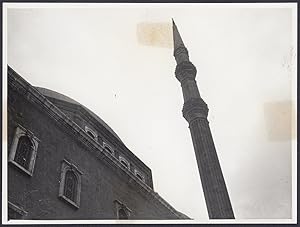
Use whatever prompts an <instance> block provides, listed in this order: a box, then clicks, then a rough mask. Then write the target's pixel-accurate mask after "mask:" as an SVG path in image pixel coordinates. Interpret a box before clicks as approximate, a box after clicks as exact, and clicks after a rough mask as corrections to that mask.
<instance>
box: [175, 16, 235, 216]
mask: <svg viewBox="0 0 300 227" xmlns="http://www.w3.org/2000/svg"><path fill="white" fill-rule="evenodd" d="M173 39H174V57H175V59H176V62H177V66H176V70H175V75H176V78H177V79H178V80H179V82H180V83H181V87H182V92H183V99H184V105H183V110H182V113H183V117H184V118H185V119H186V120H187V122H188V123H189V128H190V132H191V135H192V140H193V145H194V150H195V154H196V159H197V164H198V169H199V173H200V178H201V183H202V188H203V191H204V197H205V201H206V207H207V210H208V215H209V218H211V219H233V218H234V214H233V210H232V207H231V203H230V199H229V195H228V192H227V189H226V185H225V181H224V178H223V174H222V170H221V167H220V163H219V160H218V156H217V152H216V148H215V145H214V141H213V138H212V135H211V131H210V128H209V122H208V120H207V115H208V107H207V105H206V103H205V102H204V101H203V99H202V98H201V96H200V93H199V90H198V87H197V83H196V80H195V78H196V73H197V70H196V68H195V66H194V65H193V64H192V63H191V62H190V61H189V55H188V51H187V49H186V47H185V46H184V43H183V41H182V39H181V37H180V34H179V32H178V29H177V27H176V25H175V23H174V21H173Z"/></svg>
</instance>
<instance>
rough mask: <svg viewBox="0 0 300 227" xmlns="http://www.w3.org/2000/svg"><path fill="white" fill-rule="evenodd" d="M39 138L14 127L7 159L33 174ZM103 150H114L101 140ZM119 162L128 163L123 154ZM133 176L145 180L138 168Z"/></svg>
mask: <svg viewBox="0 0 300 227" xmlns="http://www.w3.org/2000/svg"><path fill="white" fill-rule="evenodd" d="M38 143H39V139H38V138H37V137H35V136H34V135H33V134H32V133H31V132H30V131H28V130H26V129H24V128H23V127H21V126H19V127H17V129H16V133H15V137H14V139H13V142H12V147H11V152H10V155H9V161H10V162H12V163H14V164H15V165H16V166H18V167H19V168H21V169H22V170H23V171H24V172H26V173H27V174H29V175H32V174H33V169H34V162H35V157H36V152H37V148H38ZM103 146H104V150H105V151H106V152H108V153H109V154H111V155H112V156H114V155H115V154H114V150H113V149H112V148H111V147H110V146H109V145H108V144H106V143H105V142H103ZM119 161H120V163H121V164H122V165H123V166H124V167H125V168H127V169H130V164H129V162H128V161H127V160H126V158H124V157H123V156H119ZM134 174H135V176H136V177H137V178H138V179H140V180H141V181H143V182H145V176H144V174H142V173H141V172H140V171H139V170H137V169H135V170H134Z"/></svg>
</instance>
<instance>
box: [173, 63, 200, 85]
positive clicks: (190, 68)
mask: <svg viewBox="0 0 300 227" xmlns="http://www.w3.org/2000/svg"><path fill="white" fill-rule="evenodd" d="M196 74H197V69H196V67H195V66H194V65H193V63H192V62H190V61H183V62H181V63H179V64H178V65H176V69H175V76H176V78H177V79H178V80H179V81H180V83H182V82H183V81H184V80H186V79H191V80H195V78H196Z"/></svg>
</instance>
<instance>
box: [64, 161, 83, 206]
mask: <svg viewBox="0 0 300 227" xmlns="http://www.w3.org/2000/svg"><path fill="white" fill-rule="evenodd" d="M81 175H82V172H81V171H80V170H79V169H78V167H77V166H75V165H74V164H72V163H71V162H70V161H68V160H66V159H64V160H62V167H61V175H60V177H61V180H60V186H59V197H60V198H61V199H62V200H64V201H65V202H67V203H68V204H70V205H72V206H74V207H76V208H79V206H80V192H81Z"/></svg>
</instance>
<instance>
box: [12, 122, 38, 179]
mask: <svg viewBox="0 0 300 227" xmlns="http://www.w3.org/2000/svg"><path fill="white" fill-rule="evenodd" d="M39 141H40V140H39V139H38V138H37V137H36V136H34V135H33V133H32V132H31V131H29V130H28V129H25V128H24V127H22V126H21V125H18V126H17V128H16V131H15V135H14V138H13V141H12V143H11V145H10V148H9V150H10V151H9V156H8V161H9V162H10V163H11V164H13V165H14V166H16V167H17V168H19V169H20V170H22V171H23V172H25V173H26V174H28V175H30V176H32V174H33V169H34V163H35V159H36V154H37V149H38V145H39Z"/></svg>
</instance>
